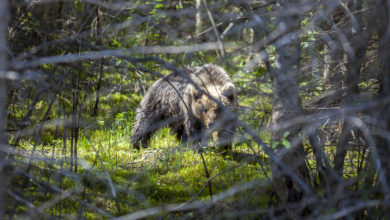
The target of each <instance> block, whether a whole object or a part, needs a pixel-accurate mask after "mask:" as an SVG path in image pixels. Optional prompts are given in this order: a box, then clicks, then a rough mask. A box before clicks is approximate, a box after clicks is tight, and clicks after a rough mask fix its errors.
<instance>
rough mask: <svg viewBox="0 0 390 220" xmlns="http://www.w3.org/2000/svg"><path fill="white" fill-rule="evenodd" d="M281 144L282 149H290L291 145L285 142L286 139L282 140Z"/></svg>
mask: <svg viewBox="0 0 390 220" xmlns="http://www.w3.org/2000/svg"><path fill="white" fill-rule="evenodd" d="M282 144H283V146H284V147H286V148H287V149H290V148H291V143H290V141H288V140H286V139H283V140H282Z"/></svg>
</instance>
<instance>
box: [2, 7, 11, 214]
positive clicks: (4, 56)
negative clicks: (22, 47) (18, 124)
mask: <svg viewBox="0 0 390 220" xmlns="http://www.w3.org/2000/svg"><path fill="white" fill-rule="evenodd" d="M8 17H9V11H8V2H7V0H2V1H0V148H1V149H3V150H0V183H1V186H0V219H4V218H5V206H6V200H5V199H6V194H7V190H8V187H9V186H8V184H9V177H8V175H7V170H6V169H7V167H8V160H7V156H6V155H5V152H7V150H6V148H7V147H8V143H7V140H6V138H5V136H4V133H5V130H6V112H5V108H6V103H7V102H6V99H7V97H6V94H7V83H6V80H7V33H8V31H7V22H8Z"/></svg>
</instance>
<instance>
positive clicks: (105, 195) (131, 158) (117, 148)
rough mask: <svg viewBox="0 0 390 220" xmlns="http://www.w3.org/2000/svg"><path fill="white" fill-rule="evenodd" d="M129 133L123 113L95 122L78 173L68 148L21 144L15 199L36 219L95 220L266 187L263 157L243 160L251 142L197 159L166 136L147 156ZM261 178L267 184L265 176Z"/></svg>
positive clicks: (83, 137)
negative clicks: (255, 184) (248, 186)
mask: <svg viewBox="0 0 390 220" xmlns="http://www.w3.org/2000/svg"><path fill="white" fill-rule="evenodd" d="M130 132H131V117H130V116H128V115H127V114H125V113H119V114H117V115H116V117H115V121H114V122H113V123H111V124H110V125H109V126H108V125H106V124H105V122H104V121H103V120H100V121H98V122H97V126H96V128H95V129H81V130H80V133H79V138H78V142H77V172H75V161H74V160H73V161H72V160H71V158H70V146H71V144H72V143H71V141H69V140H67V141H66V143H64V142H63V140H54V141H53V142H52V144H45V145H43V144H40V145H38V144H35V143H34V139H33V138H31V139H24V140H23V141H22V142H21V143H20V148H18V149H19V150H18V151H19V152H18V153H17V154H15V158H14V161H15V162H16V161H17V162H16V164H15V165H16V166H17V167H18V169H19V171H20V172H21V174H20V175H16V177H15V178H13V181H12V182H13V184H15V185H16V186H19V187H17V188H18V189H19V190H20V191H18V192H17V193H18V194H20V195H21V196H23V197H24V198H30V201H33V204H34V205H36V206H43V207H42V208H41V209H38V210H42V213H36V215H37V216H45V214H50V215H52V216H60V215H62V216H68V217H71V218H78V217H80V218H87V219H95V218H101V217H103V216H110V215H111V216H117V215H123V214H127V213H132V212H136V211H139V210H142V209H145V208H149V207H153V206H157V205H165V204H174V203H183V202H187V201H194V200H205V199H209V198H210V197H211V196H213V195H216V194H218V193H221V192H224V191H226V190H228V189H230V188H231V187H233V186H236V185H237V184H238V185H239V184H243V183H247V182H250V181H253V180H257V181H262V182H266V181H267V176H266V175H265V173H264V172H263V170H262V169H261V167H260V164H261V163H267V160H266V159H265V157H264V155H262V154H260V155H257V156H258V158H257V159H254V158H253V157H252V158H249V157H247V156H248V155H252V156H253V155H254V154H253V153H254V151H255V152H256V149H258V148H257V146H255V145H254V144H253V143H252V142H250V141H247V142H244V143H240V144H235V146H234V152H235V154H233V155H230V156H226V157H225V156H223V155H220V154H219V153H218V152H217V151H216V150H215V149H214V148H213V147H209V148H205V149H203V150H202V152H199V151H198V150H197V149H194V148H192V147H190V146H184V145H182V144H181V143H180V142H179V141H177V140H176V138H175V137H174V135H172V133H171V132H170V130H169V129H168V128H164V129H161V130H159V131H158V132H157V133H156V134H155V135H154V136H153V137H152V140H151V141H150V147H149V148H147V149H141V150H139V151H138V150H135V149H134V148H133V147H132V146H131V145H130V142H129V137H130ZM210 145H212V143H211V144H210ZM73 147H75V143H73ZM33 151H34V154H33V156H32V160H31V162H30V156H31V153H32V152H33ZM201 154H202V155H201ZM202 156H203V158H204V163H203V161H202ZM266 167H269V166H266ZM206 169H207V172H208V174H209V178H208V177H207V174H206ZM266 172H267V175H268V176H269V170H266ZM26 175H27V176H29V177H30V178H25V176H26ZM38 186H39V187H38ZM42 186H46V187H45V188H46V190H45V191H41V190H39V189H42V188H41V187H42ZM59 196H60V197H61V198H62V199H58V197H59ZM233 198H234V199H232V201H239V200H240V198H242V199H243V200H245V201H246V202H247V203H248V204H250V203H253V204H257V206H258V205H259V203H261V204H263V205H264V204H267V202H268V201H266V198H269V195H265V194H263V195H262V194H260V193H259V192H257V193H256V192H253V190H246V191H243V192H241V193H237V194H235V195H234V196H233ZM248 198H250V199H248ZM226 202H228V200H226ZM42 204H44V205H42ZM28 207H29V206H28V204H27V203H26V202H23V201H19V202H18V203H14V204H9V207H8V208H9V209H10V210H12V209H14V210H15V212H14V213H15V214H16V215H17V216H18V214H19V213H25V211H26V210H28ZM9 213H12V211H10V212H9Z"/></svg>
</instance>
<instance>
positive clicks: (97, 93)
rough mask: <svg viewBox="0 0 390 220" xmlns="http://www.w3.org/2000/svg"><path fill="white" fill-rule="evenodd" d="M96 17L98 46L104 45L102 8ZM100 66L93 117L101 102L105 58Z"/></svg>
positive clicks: (97, 11)
mask: <svg viewBox="0 0 390 220" xmlns="http://www.w3.org/2000/svg"><path fill="white" fill-rule="evenodd" d="M96 16H97V33H96V35H97V40H96V44H97V45H100V46H101V45H103V38H102V33H101V32H102V18H101V11H100V8H99V7H98V8H97V9H96ZM97 65H99V79H98V84H97V86H96V101H95V106H94V108H93V111H92V116H97V113H98V109H99V101H100V93H99V92H100V87H101V84H102V79H103V58H102V59H100V63H99V64H97Z"/></svg>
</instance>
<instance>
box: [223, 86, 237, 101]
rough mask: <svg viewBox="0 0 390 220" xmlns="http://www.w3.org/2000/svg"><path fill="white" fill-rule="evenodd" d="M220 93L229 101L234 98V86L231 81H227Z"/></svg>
mask: <svg viewBox="0 0 390 220" xmlns="http://www.w3.org/2000/svg"><path fill="white" fill-rule="evenodd" d="M222 94H223V95H224V96H225V97H226V98H228V99H229V101H230V102H234V100H236V88H235V87H234V85H233V84H232V83H228V84H226V85H225V86H224V87H223V90H222Z"/></svg>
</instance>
